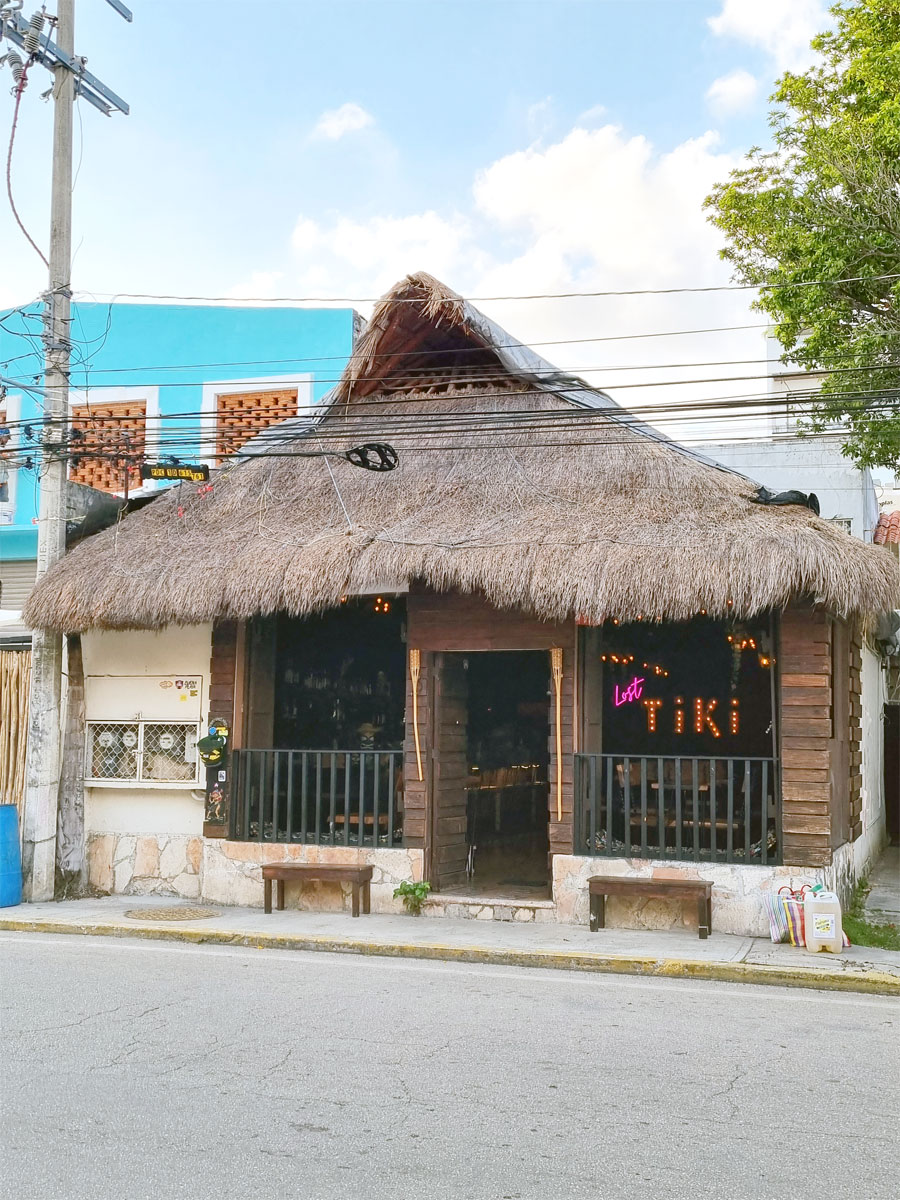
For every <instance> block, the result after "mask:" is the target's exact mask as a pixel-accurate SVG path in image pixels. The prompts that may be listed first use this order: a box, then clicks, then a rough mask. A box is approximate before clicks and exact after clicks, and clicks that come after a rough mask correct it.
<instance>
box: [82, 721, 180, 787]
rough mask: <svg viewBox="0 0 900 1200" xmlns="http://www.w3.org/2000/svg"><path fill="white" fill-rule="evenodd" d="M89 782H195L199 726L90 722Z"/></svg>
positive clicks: (172, 722) (88, 742)
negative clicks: (115, 780) (116, 780)
mask: <svg viewBox="0 0 900 1200" xmlns="http://www.w3.org/2000/svg"><path fill="white" fill-rule="evenodd" d="M85 767H86V776H87V778H88V780H107V779H109V780H114V779H118V780H122V781H123V782H124V781H128V782H134V783H136V782H141V781H143V782H149V783H175V782H179V783H193V782H196V781H197V778H198V764H197V726H196V725H195V724H194V723H193V722H191V723H190V724H188V723H186V722H184V721H89V722H88V726H87V753H86V763H85Z"/></svg>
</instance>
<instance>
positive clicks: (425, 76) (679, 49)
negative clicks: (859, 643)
mask: <svg viewBox="0 0 900 1200" xmlns="http://www.w3.org/2000/svg"><path fill="white" fill-rule="evenodd" d="M77 7H78V16H77V21H78V31H77V38H76V43H77V45H76V48H77V50H78V52H79V53H82V54H86V55H87V56H88V58H89V66H90V69H91V70H92V71H94V73H95V74H97V75H98V76H99V77H100V78H102V79H103V80H104V81H105V82H107V83H108V84H109V85H110V86H111V87H113V88H114V89H115V90H116V91H118V92H119V93H120V94H121V95H123V96H124V97H125V98H126V99H127V100H128V101H129V102H130V104H131V106H132V112H131V115H130V116H129V117H127V118H126V117H121V116H116V117H114V118H112V119H106V118H104V117H102V116H101V115H100V114H99V113H97V112H96V111H95V110H93V109H91V108H89V107H87V106H83V112H81V113H80V117H79V118H78V119H77V120H76V158H77V159H78V160H79V161H80V168H79V172H78V179H77V185H76V189H75V239H74V242H75V247H76V257H75V266H74V274H73V279H74V283H75V286H76V288H79V289H85V290H86V291H88V292H91V293H94V294H97V295H101V294H106V293H119V292H153V293H158V292H159V293H163V292H164V293H175V294H204V295H230V296H234V297H241V296H276V295H310V294H315V295H339V296H361V297H364V296H370V295H373V294H378V293H379V292H381V291H382V290H384V288H385V287H386V286H388V285H389V284H390V283H391V282H393V280H394V279H396V278H398V277H400V276H402V275H403V274H404V273H406V272H407V271H410V270H418V269H425V270H431V271H432V272H433V273H435V274H437V275H439V276H441V277H442V278H444V279H445V281H446V282H448V283H449V284H451V285H453V286H455V287H457V288H458V289H459V290H461V291H463V292H464V293H465V294H467V295H477V296H483V295H507V294H516V293H521V292H544V291H567V290H594V289H604V288H643V287H651V288H652V287H661V288H662V287H677V286H683V285H688V284H694V285H708V284H713V283H719V282H727V271H726V269H725V268H724V266H723V265H722V264H720V263H719V262H718V260H717V257H716V249H717V246H718V243H719V238H718V235H717V234H716V233H715V231H713V230H711V229H709V228H708V226H707V225H706V223H705V222H704V219H703V216H702V213H701V212H700V204H701V202H702V199H703V196H704V195H705V194H706V192H707V191H708V189H709V187H710V186H711V184H712V183H713V182H715V180H717V179H720V178H722V177H723V176H724V175H725V174H727V171H728V170H729V169H730V168H731V167H732V166H733V165H735V164H736V163H737V162H738V161H739V160H740V157H741V155H742V154H743V153H744V152H745V151H746V149H747V148H748V147H749V146H750V145H752V144H753V143H757V142H760V141H764V140H765V138H766V131H767V127H766V121H765V114H766V103H765V100H766V96H767V95H768V94H769V92H771V90H772V85H773V82H774V79H775V77H776V76H777V74H778V73H779V72H780V71H781V70H783V69H784V68H785V67H786V66H792V67H802V66H803V65H804V63H805V62H807V61H808V60H809V52H808V49H807V47H808V41H809V37H810V36H811V34H812V33H813V32H815V31H816V30H817V29H821V28H822V27H823V26H824V24H825V20H826V18H825V6H824V4H823V3H822V2H821V0H580V2H570V0H540V2H536V0H535V2H532V0H327V3H317V4H313V3H308V2H306V0H267V2H266V3H260V4H257V5H248V4H247V3H236V2H231V0H178V2H177V3H176V2H175V0H152V3H151V2H149V0H133V8H134V10H135V20H134V23H133V24H131V25H128V24H126V23H125V22H124V21H122V20H121V19H120V18H119V17H118V16H117V15H116V14H115V12H114V11H113V10H112V9H111V8H110V7H109V6H108V5H107V4H106V3H105V2H104V0H77ZM28 8H29V6H28V4H26V12H27V11H28ZM2 79H3V80H4V81H7V80H9V75H8V73H6V72H4V73H3V75H2ZM48 82H49V81H48V80H47V79H46V78H45V75H44V73H43V72H41V71H39V70H37V69H35V70H34V71H33V75H32V81H31V83H30V86H29V88H28V90H27V92H26V93H25V97H24V100H23V106H22V116H21V120H20V128H19V131H18V135H17V143H16V150H15V156H14V163H13V186H14V191H15V195H16V200H17V203H18V206H19V209H20V211H21V213H22V215H23V217H24V219H25V221H26V224H28V226H29V227H30V228H31V230H32V232H33V234H34V236H35V237H36V238H37V240H38V241H40V242H41V243H42V244H43V243H44V242H45V241H46V227H47V207H46V200H47V192H48V176H49V139H50V123H51V111H50V107H49V105H46V104H43V103H42V102H41V100H40V92H41V91H42V90H43V89H44V88H45V87H46V86H47V84H48ZM11 112H12V100H11V97H9V95H8V94H7V88H6V86H5V84H4V86H3V88H2V89H0V131H3V138H5V131H6V130H7V129H8V127H9V122H10V119H11ZM79 134H80V136H79ZM0 245H2V247H3V252H2V262H3V267H4V269H3V270H2V272H0V306H3V305H10V304H16V303H21V302H23V301H27V300H28V299H31V298H32V297H33V296H34V295H36V294H37V293H38V292H39V291H40V290H41V288H42V287H43V286H44V275H43V268H42V266H41V264H40V262H39V260H38V259H37V257H36V256H35V255H34V253H33V251H32V250H31V249H30V248H29V247H28V246H27V244H26V243H25V242H24V240H23V239H22V237H21V235H20V234H19V232H18V230H17V229H16V228H15V226H14V225H13V223H12V220H11V218H10V215H9V212H8V207H7V205H6V204H5V202H4V203H3V204H0ZM359 307H360V308H362V309H363V311H365V308H366V306H365V305H364V304H360V305H359ZM483 307H484V308H485V309H486V310H487V311H489V312H490V313H491V315H492V316H494V317H495V318H496V319H498V320H500V321H501V323H503V324H505V325H506V327H507V328H509V329H510V330H511V332H514V333H516V334H517V335H519V336H522V337H523V338H525V339H528V340H547V339H554V340H555V339H559V338H563V337H571V338H573V339H575V338H580V337H589V336H594V335H596V336H599V335H601V334H602V335H603V336H606V337H613V336H620V335H624V334H633V333H635V332H647V331H651V330H663V329H684V328H690V327H693V326H697V327H699V326H705V325H733V324H739V323H752V322H754V321H758V317H756V316H754V315H752V314H748V310H747V305H746V297H745V296H743V295H740V294H739V295H734V294H715V295H713V296H712V297H706V298H693V299H691V298H677V297H676V298H672V297H669V298H655V299H654V298H648V299H645V300H640V301H637V300H635V301H628V302H620V301H617V302H612V301H609V300H606V301H583V302H582V301H556V302H549V301H548V302H533V303H530V304H525V303H522V302H505V303H504V302H496V303H493V304H491V303H485V304H484V306H483ZM761 353H762V348H761V345H760V334H759V331H741V332H735V333H731V334H721V335H710V337H709V338H706V339H703V338H700V339H697V338H686V339H680V340H676V341H669V340H663V341H662V342H655V341H653V340H652V339H651V340H650V341H649V342H647V343H642V342H637V343H635V342H630V343H611V344H607V343H604V344H602V345H598V346H589V345H588V346H584V345H580V346H579V345H574V344H573V345H572V346H571V347H562V348H560V349H559V350H558V351H556V352H555V353H551V352H550V351H547V354H548V357H551V358H555V359H556V360H557V361H558V362H559V364H560V365H561V366H562V367H564V368H569V369H579V370H582V371H588V372H589V376H590V378H592V379H593V380H594V381H596V382H603V383H607V382H609V379H610V372H611V369H612V368H614V367H617V366H618V367H625V366H628V367H631V366H637V365H640V364H645V365H646V364H650V363H659V364H663V363H665V364H669V363H671V362H684V363H688V362H695V361H700V360H713V359H718V358H722V359H728V358H731V359H737V358H749V357H751V356H752V355H759V354H761ZM236 357H240V356H239V355H236ZM594 367H596V368H598V370H597V371H596V372H593V373H591V372H590V369H591V368H594ZM661 369H662V368H661ZM664 371H669V374H671V371H670V369H669V368H668V366H666V367H665V368H664ZM710 373H711V374H716V372H710ZM719 373H721V374H727V373H729V372H719ZM735 373H737V372H735ZM699 374H703V372H699ZM655 377H659V378H661V377H662V376H661V375H660V376H654V375H652V374H650V375H642V376H640V378H641V379H653V378H655ZM684 377H685V378H688V377H689V374H688V375H685V376H684ZM618 378H621V376H620V375H617V379H618ZM613 382H615V381H613ZM742 386H743V385H742ZM675 390H677V391H678V392H682V390H683V389H680V388H679V389H675ZM721 390H722V385H719V386H718V391H721ZM702 391H703V389H700V392H699V393H698V394H702ZM714 392H715V389H714ZM639 394H640V395H641V397H642V399H643V398H644V397H645V393H643V392H641V393H639ZM707 394H714V393H712V392H710V391H709V388H707ZM628 395H629V393H628V392H626V393H625V394H624V395H623V396H622V397H621V398H622V399H623V400H627V398H628ZM652 395H658V396H659V397H660V398H661V397H662V396H663V393H661V392H659V393H653V392H650V391H648V392H647V393H646V397H647V398H649V397H651V396H652ZM678 398H679V399H683V396H679V397H678Z"/></svg>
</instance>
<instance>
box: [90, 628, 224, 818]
mask: <svg viewBox="0 0 900 1200" xmlns="http://www.w3.org/2000/svg"><path fill="white" fill-rule="evenodd" d="M82 648H83V654H84V675H85V716H86V719H87V720H88V721H103V720H109V721H112V720H119V721H128V720H133V719H134V718H135V717H137V716H138V715H140V717H141V718H142V719H143V720H147V721H154V720H159V721H167V720H175V719H178V720H185V721H192V720H199V721H205V720H206V717H207V713H208V711H209V667H210V654H211V649H212V626H211V625H187V626H174V625H172V626H168V627H166V628H165V629H162V630H160V631H159V632H154V631H151V630H133V631H127V632H108V631H103V632H91V633H86V634H84V635H83V637H82ZM181 678H187V679H196V680H198V681H199V683H200V686H199V688H197V689H196V690H197V692H198V693H199V694H198V695H197V696H196V697H192V696H190V695H187V696H186V699H185V700H184V701H181V700H180V699H179V693H178V692H177V690H176V689H175V688H174V687H167V688H161V687H160V686H159V684H160V681H161V680H165V679H181ZM201 777H202V773H201ZM202 829H203V800H202V795H201V792H200V790H199V788H198V785H197V783H196V782H195V783H193V784H187V783H184V784H172V783H167V784H153V783H135V784H128V785H123V784H121V783H118V782H111V783H110V785H108V786H107V785H103V786H90V785H89V786H88V787H86V789H85V831H86V833H87V834H88V835H90V834H106V833H125V834H169V835H172V836H188V837H191V836H199V835H200V834H201V832H202Z"/></svg>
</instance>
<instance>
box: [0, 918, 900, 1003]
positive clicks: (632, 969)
mask: <svg viewBox="0 0 900 1200" xmlns="http://www.w3.org/2000/svg"><path fill="white" fill-rule="evenodd" d="M173 907H179V908H185V907H198V906H197V905H188V903H187V902H185V901H178V900H177V899H174V898H172V897H161V896H109V897H104V898H103V899H99V900H73V901H66V902H62V903H48V904H22V905H19V906H18V907H17V908H6V909H0V930H13V931H20V932H30V933H75V934H78V933H80V934H92V935H98V934H99V935H106V936H109V937H139V938H157V939H164V940H171V941H180V942H193V943H198V944H199V943H206V944H220V945H238V946H253V947H259V948H266V949H285V950H326V951H331V952H338V953H349V954H375V955H385V956H389V957H396V958H429V959H446V960H448V961H456V962H479V963H499V964H505V965H508V966H532V967H557V968H563V969H568V970H576V971H606V972H611V973H618V974H625V975H655V976H671V977H673V978H679V977H680V978H691V979H720V980H728V981H732V982H743V983H765V984H776V985H783V986H789V987H809V988H826V989H836V990H841V991H859V992H879V993H882V994H885V995H898V996H900V953H896V952H894V951H890V950H879V949H875V948H870V947H860V946H854V947H851V948H850V949H849V950H846V951H844V953H843V954H841V955H839V956H837V957H834V956H832V955H827V954H818V955H812V954H808V953H807V952H806V951H805V950H798V949H795V948H794V947H793V946H785V945H778V946H776V945H773V944H772V943H771V942H770V941H768V940H767V939H763V938H743V937H735V936H734V935H732V934H727V933H715V932H714V933H713V935H712V936H711V937H710V938H709V939H707V940H706V941H701V940H700V939H699V938H697V937H696V936H694V935H692V934H690V933H687V932H680V931H669V930H666V931H659V932H651V931H647V930H630V929H604V930H601V931H600V932H599V933H591V932H590V931H589V930H588V929H587V928H586V927H585V926H582V925H556V924H538V925H523V924H519V923H517V922H512V921H459V920H451V919H448V918H441V919H437V918H433V919H429V918H424V917H420V918H414V917H407V916H381V915H373V916H362V917H359V918H357V919H354V918H352V917H350V916H349V915H347V914H344V913H315V912H301V911H299V910H297V909H293V910H291V909H288V910H285V911H284V912H274V913H271V914H269V915H268V916H267V915H266V914H265V913H263V912H262V910H261V909H258V908H224V907H223V908H220V907H216V906H214V905H207V904H203V905H202V907H203V908H204V909H206V910H209V911H212V912H214V913H215V916H213V917H210V918H207V919H205V920H192V921H181V920H171V919H170V920H159V919H140V920H135V919H133V918H130V917H127V916H126V915H125V914H126V913H127V912H129V911H131V910H134V909H148V908H153V909H165V908H173Z"/></svg>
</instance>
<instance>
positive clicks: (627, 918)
mask: <svg viewBox="0 0 900 1200" xmlns="http://www.w3.org/2000/svg"><path fill="white" fill-rule="evenodd" d="M836 857H837V856H836ZM591 875H617V876H622V877H624V878H630V879H642V878H643V879H649V878H651V877H655V878H657V879H711V880H712V881H713V890H712V921H713V932H714V933H737V934H743V935H744V936H745V937H768V936H769V919H768V917H767V915H766V908H765V896H766V894H771V893H773V892H777V891H778V889H779V888H781V887H784V886H785V885H789V886H790V887H791V888H799V887H800V885H801V884H804V883H817V882H818V883H822V884H824V886H825V887H827V888H830V889H836V885H837V884H838V883H839V880H838V878H837V875H838V870H837V869H836V867H834V866H832V867H790V866H787V867H764V866H755V867H745V866H734V865H726V864H724V863H684V864H683V865H678V866H675V865H673V864H672V863H671V862H668V863H665V862H654V861H651V860H647V859H638V858H610V859H606V858H587V857H582V856H580V855H573V854H557V855H556V856H555V858H554V859H553V899H554V901H555V903H556V919H557V921H561V922H564V923H569V924H575V925H586V924H587V923H588V917H589V911H588V910H589V901H588V892H587V881H588V879H589V878H590V876H591ZM606 924H607V925H608V926H610V927H613V928H618V929H682V928H684V929H696V928H697V909H696V905H695V904H694V903H691V902H681V901H670V900H641V899H636V900H631V899H628V898H627V897H619V896H611V897H609V899H608V900H607V902H606Z"/></svg>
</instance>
